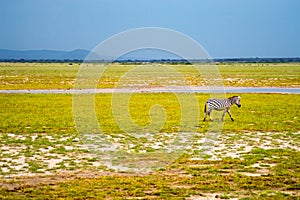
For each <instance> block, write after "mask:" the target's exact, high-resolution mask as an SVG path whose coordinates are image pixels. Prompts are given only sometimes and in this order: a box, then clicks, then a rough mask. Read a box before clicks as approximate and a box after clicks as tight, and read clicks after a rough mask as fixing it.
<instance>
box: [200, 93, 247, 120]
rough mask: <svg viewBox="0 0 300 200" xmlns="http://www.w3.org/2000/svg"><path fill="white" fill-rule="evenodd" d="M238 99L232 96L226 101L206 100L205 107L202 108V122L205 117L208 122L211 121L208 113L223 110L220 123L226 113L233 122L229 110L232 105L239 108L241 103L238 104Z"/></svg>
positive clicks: (238, 97)
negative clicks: (207, 117)
mask: <svg viewBox="0 0 300 200" xmlns="http://www.w3.org/2000/svg"><path fill="white" fill-rule="evenodd" d="M240 98H241V97H240V96H232V97H229V98H228V99H208V100H207V101H206V103H205V106H204V119H203V121H205V120H206V116H207V115H208V116H209V118H210V121H213V120H212V118H211V116H210V113H211V112H212V111H213V110H217V111H221V110H224V113H223V115H222V121H224V116H225V113H226V112H227V113H228V115H229V116H230V119H231V121H234V119H233V118H232V116H231V113H230V110H229V109H230V107H231V106H232V105H233V104H236V105H237V106H238V107H239V108H240V107H241V106H242V105H241V102H240ZM206 106H207V107H208V110H206Z"/></svg>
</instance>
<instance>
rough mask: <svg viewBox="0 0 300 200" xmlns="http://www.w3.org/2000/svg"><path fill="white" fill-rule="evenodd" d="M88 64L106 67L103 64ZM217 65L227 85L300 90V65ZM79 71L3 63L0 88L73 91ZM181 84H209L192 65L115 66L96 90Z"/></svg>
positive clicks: (56, 65)
mask: <svg viewBox="0 0 300 200" xmlns="http://www.w3.org/2000/svg"><path fill="white" fill-rule="evenodd" d="M89 65H90V66H94V67H95V66H96V67H97V68H103V67H104V65H103V64H89ZM215 66H216V67H217V68H216V69H218V70H219V72H220V75H221V76H222V78H223V83H224V85H225V86H252V87H274V86H276V87H299V79H300V64H299V63H217V64H216V65H215ZM79 68H80V64H78V63H75V64H72V65H70V64H69V63H0V89H72V88H73V87H74V83H75V79H76V76H77V73H78V70H79ZM199 69H200V71H201V72H203V74H208V73H209V72H210V71H211V70H210V69H211V65H200V68H199ZM172 70H173V71H172ZM176 71H177V73H175V72H176ZM126 76H127V77H130V76H131V77H130V80H126V81H125V80H124V79H122V77H126ZM157 76H160V79H157ZM181 76H183V77H184V79H183V78H181ZM214 76H215V75H214ZM180 80H181V81H180ZM182 81H186V82H187V83H188V84H189V85H202V86H203V85H204V86H205V85H207V83H206V82H205V81H204V79H203V77H202V76H201V75H200V74H199V71H197V70H196V69H195V68H194V67H193V66H192V65H170V64H163V65H161V64H159V65H158V64H148V65H147V66H141V65H128V64H127V65H126V64H117V63H115V64H110V65H108V68H106V70H105V71H104V73H103V74H102V75H101V78H100V79H99V83H98V85H97V87H98V88H112V87H115V86H116V85H118V84H119V86H128V85H130V84H132V83H134V84H139V85H141V84H142V85H145V84H147V85H149V86H159V85H181V84H182ZM120 84H121V85H120Z"/></svg>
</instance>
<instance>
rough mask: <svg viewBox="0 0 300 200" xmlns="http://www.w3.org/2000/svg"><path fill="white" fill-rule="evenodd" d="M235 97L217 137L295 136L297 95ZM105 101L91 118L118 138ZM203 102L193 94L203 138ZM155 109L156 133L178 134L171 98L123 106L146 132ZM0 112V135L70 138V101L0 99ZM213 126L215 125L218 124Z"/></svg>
mask: <svg viewBox="0 0 300 200" xmlns="http://www.w3.org/2000/svg"><path fill="white" fill-rule="evenodd" d="M187 95H189V94H187ZM240 95H241V97H242V98H241V103H242V107H241V108H237V107H236V106H233V107H232V109H231V112H232V115H233V118H234V119H235V122H231V121H230V119H229V117H228V116H227V115H226V116H225V123H224V128H223V131H225V132H241V131H265V132H266V131H271V132H297V131H299V130H300V129H299V127H300V124H299V123H300V119H299V110H300V104H299V103H298V102H300V96H299V95H283V94H240ZM228 96H230V94H228ZM111 98H112V95H111V94H98V95H96V101H95V102H96V110H97V116H98V120H99V123H100V126H101V128H102V129H103V131H104V132H105V133H119V132H120V131H121V130H120V129H119V127H118V126H117V124H116V121H115V119H114V118H115V116H113V113H112V105H111ZM187 98H189V97H187ZM207 98H209V95H207V94H197V99H198V106H199V124H198V126H199V128H198V132H205V131H206V130H207V128H208V126H209V124H210V122H202V119H203V107H204V103H205V101H206V99H207ZM156 104H159V105H161V106H162V107H164V109H165V112H166V123H165V124H164V126H163V127H162V129H161V132H174V131H179V128H180V121H181V112H180V108H181V106H182V105H180V102H179V101H178V99H177V98H176V95H174V94H155V93H149V94H133V95H132V96H131V98H130V102H129V104H128V109H129V112H130V114H131V118H132V120H133V121H134V122H135V123H137V124H138V125H139V126H141V127H145V128H147V125H149V123H150V120H151V118H150V116H149V110H150V108H151V107H152V106H153V105H156ZM0 106H1V107H2V109H1V111H0V116H1V120H0V132H2V133H18V134H27V133H59V134H65V133H72V134H76V128H75V124H74V120H73V113H72V95H67V94H66V95H65V94H63V95H57V94H48V95H42V94H37V95H35V94H0ZM196 106H197V105H196ZM214 112H215V111H214ZM215 113H217V112H215ZM216 120H217V121H218V120H219V118H216ZM212 123H213V122H212Z"/></svg>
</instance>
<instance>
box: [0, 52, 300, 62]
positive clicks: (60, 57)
mask: <svg viewBox="0 0 300 200" xmlns="http://www.w3.org/2000/svg"><path fill="white" fill-rule="evenodd" d="M88 55H89V57H88V59H89V61H114V62H124V63H127V62H128V63H130V62H131V63H134V62H137V63H140V62H158V63H189V62H211V61H214V62H221V63H222V62H233V63H235V62H249V63H256V62H261V63H284V62H300V58H299V57H294V58H258V57H255V58H218V59H212V60H201V59H200V60H199V59H194V60H189V61H187V60H185V59H181V58H180V57H176V56H174V55H171V54H169V53H166V52H161V51H152V50H151V51H149V50H147V51H143V52H142V53H137V52H134V53H133V54H125V55H123V56H121V57H119V58H117V60H113V58H112V57H107V56H103V55H97V54H96V53H94V52H92V53H90V51H88V50H85V49H76V50H74V51H56V50H7V49H0V61H7V62H18V61H21V62H24V61H25V62H35V61H39V62H53V61H55V62H69V61H73V62H82V61H84V60H86V57H87V56H88Z"/></svg>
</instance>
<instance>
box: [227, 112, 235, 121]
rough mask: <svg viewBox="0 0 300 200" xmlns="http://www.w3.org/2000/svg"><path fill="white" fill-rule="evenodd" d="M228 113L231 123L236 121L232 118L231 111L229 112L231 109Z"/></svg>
mask: <svg viewBox="0 0 300 200" xmlns="http://www.w3.org/2000/svg"><path fill="white" fill-rule="evenodd" d="M227 113H228V115H229V117H230V119H231V121H234V119H233V118H232V116H231V113H230V110H229V109H228V110H227Z"/></svg>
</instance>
